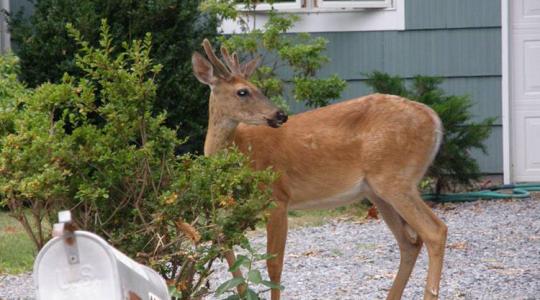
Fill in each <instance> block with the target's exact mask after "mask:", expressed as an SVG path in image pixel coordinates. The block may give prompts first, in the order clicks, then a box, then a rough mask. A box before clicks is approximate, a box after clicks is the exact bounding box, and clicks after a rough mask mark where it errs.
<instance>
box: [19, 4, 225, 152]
mask: <svg viewBox="0 0 540 300" xmlns="http://www.w3.org/2000/svg"><path fill="white" fill-rule="evenodd" d="M199 2H200V1H199V0H160V1H153V0H141V1H108V0H40V1H35V9H34V12H33V15H32V16H30V17H29V18H28V17H25V16H23V14H16V13H14V14H12V15H11V16H10V18H9V25H10V30H11V37H12V40H13V41H14V49H15V52H16V54H17V55H18V56H19V57H20V60H21V62H20V65H21V74H20V77H21V79H22V80H23V81H24V82H25V83H26V84H28V85H29V86H30V87H36V86H38V85H39V84H42V83H44V82H53V83H57V82H61V81H62V77H63V74H64V73H65V72H68V73H70V74H72V75H80V74H82V73H81V70H80V69H79V68H78V67H77V66H76V62H75V53H76V52H77V50H78V46H77V45H75V44H74V43H73V42H72V40H71V38H70V37H69V34H68V32H67V30H66V28H65V24H66V23H67V22H71V23H72V24H74V26H75V27H76V28H78V29H79V30H80V31H81V33H82V35H83V36H84V37H85V40H86V41H88V42H89V45H91V46H97V45H98V41H99V28H100V20H101V19H103V18H105V19H107V20H109V23H110V25H111V36H112V37H113V40H112V43H113V44H114V45H115V46H116V48H115V50H114V51H121V49H122V47H121V45H120V43H119V42H117V41H131V40H133V39H143V38H144V36H145V34H146V33H147V32H150V33H151V34H152V37H153V38H152V40H153V47H152V51H151V53H150V56H151V57H152V59H153V60H154V61H155V62H156V63H159V64H161V65H162V66H163V67H162V70H161V72H159V73H158V74H157V75H156V82H157V83H158V88H157V91H156V94H157V98H156V101H155V102H154V103H153V106H154V107H153V112H154V113H161V112H162V111H163V110H166V111H167V115H166V120H165V122H166V124H167V125H168V126H169V127H170V128H174V129H176V130H177V131H178V134H179V136H180V137H189V140H188V141H187V142H186V143H184V144H182V145H181V151H196V150H198V151H202V145H203V142H204V132H205V129H206V123H207V120H208V113H207V101H208V90H207V88H206V87H205V86H203V85H201V84H200V83H199V82H198V81H197V80H196V79H195V77H194V76H193V75H192V71H191V54H192V52H193V51H194V50H199V49H200V45H201V42H202V40H203V38H205V37H207V38H212V37H214V36H215V34H216V28H217V25H216V23H215V20H214V19H213V18H211V17H209V16H208V15H206V14H201V13H199V12H198V10H197V7H198V5H199Z"/></svg>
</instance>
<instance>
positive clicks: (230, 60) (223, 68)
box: [202, 39, 259, 79]
mask: <svg viewBox="0 0 540 300" xmlns="http://www.w3.org/2000/svg"><path fill="white" fill-rule="evenodd" d="M202 45H203V48H204V52H206V56H207V57H208V59H209V60H210V63H211V64H212V65H213V66H214V67H215V68H216V71H217V72H218V73H219V74H220V75H222V76H223V77H224V78H226V79H227V78H230V77H231V76H233V75H240V76H243V77H245V78H247V77H249V76H250V74H251V73H252V72H253V70H254V68H255V67H256V65H257V64H258V62H259V58H255V59H253V60H252V61H249V62H247V63H245V64H243V65H242V64H240V61H239V59H238V55H237V54H236V52H233V54H232V55H230V54H229V50H227V48H226V47H224V46H222V47H221V56H222V57H223V60H221V59H219V58H218V57H217V56H216V53H215V52H214V49H213V48H212V45H211V44H210V42H209V41H208V39H204V41H203V44H202ZM224 62H225V63H224Z"/></svg>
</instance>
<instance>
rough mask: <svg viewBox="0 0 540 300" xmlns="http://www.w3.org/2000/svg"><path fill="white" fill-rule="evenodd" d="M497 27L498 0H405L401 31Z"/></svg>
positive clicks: (498, 24)
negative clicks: (403, 26)
mask: <svg viewBox="0 0 540 300" xmlns="http://www.w3.org/2000/svg"><path fill="white" fill-rule="evenodd" d="M500 26H501V3H500V1H499V0H474V1H471V0H406V1H405V28H406V29H407V30H410V29H440V28H478V27H500Z"/></svg>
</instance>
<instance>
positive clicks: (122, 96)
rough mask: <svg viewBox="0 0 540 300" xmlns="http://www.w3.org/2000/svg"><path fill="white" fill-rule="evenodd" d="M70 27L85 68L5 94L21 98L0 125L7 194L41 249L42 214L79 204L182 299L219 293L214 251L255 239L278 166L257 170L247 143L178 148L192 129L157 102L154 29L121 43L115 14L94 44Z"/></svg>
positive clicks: (89, 223)
mask: <svg viewBox="0 0 540 300" xmlns="http://www.w3.org/2000/svg"><path fill="white" fill-rule="evenodd" d="M68 30H69V32H70V34H71V36H72V37H73V38H74V39H75V41H76V44H77V45H78V46H79V47H80V48H81V50H80V51H79V54H77V55H76V60H75V64H76V66H77V67H78V68H80V71H79V72H78V74H81V75H82V76H81V77H79V76H72V75H68V74H66V75H64V77H63V79H62V81H61V82H60V83H46V84H43V85H41V86H39V87H38V88H36V89H35V90H25V91H24V92H23V93H19V94H20V95H21V97H20V98H19V99H16V98H15V97H11V96H10V97H6V98H4V100H5V101H6V103H8V102H9V103H12V104H14V103H17V104H18V105H17V107H18V109H17V110H16V114H17V115H16V116H15V115H14V114H13V112H12V111H8V110H0V117H1V118H7V119H9V120H10V121H11V122H12V123H13V128H11V129H10V130H9V132H4V133H3V134H1V135H0V199H2V200H0V204H6V205H7V206H8V208H9V210H10V214H11V215H13V216H14V217H15V218H17V219H18V220H19V221H20V222H21V223H22V224H23V226H24V227H25V228H26V231H27V233H28V234H29V236H30V237H31V238H32V240H33V241H34V243H35V245H36V247H37V248H38V249H39V248H40V247H42V246H43V245H44V243H45V242H46V241H47V239H48V233H47V232H45V231H44V230H43V228H42V227H41V226H32V224H42V223H43V222H42V221H48V222H49V223H54V222H55V221H56V213H57V211H59V210H62V209H70V210H71V211H72V213H73V216H74V220H75V222H76V223H77V224H78V225H79V226H80V227H81V228H83V229H85V230H90V231H93V232H95V233H97V234H99V235H101V236H103V237H104V238H105V239H107V240H108V241H109V242H110V243H112V244H113V245H114V246H115V247H117V248H119V249H120V250H122V251H123V252H125V253H126V254H128V255H129V256H131V257H133V258H136V259H137V260H139V261H141V262H143V263H145V264H148V265H150V266H152V267H153V268H155V269H156V270H158V271H160V272H161V274H162V275H163V276H164V277H165V278H166V279H167V281H168V283H169V285H170V286H171V290H172V291H173V293H174V295H175V296H176V297H178V298H179V299H197V298H198V297H199V296H204V295H206V294H208V293H209V290H208V287H207V280H208V276H209V274H210V273H211V266H212V263H213V262H214V261H215V260H216V259H220V258H221V257H222V256H223V253H224V251H226V250H228V249H230V248H231V247H233V246H234V245H241V246H244V247H248V244H247V239H246V238H245V235H244V233H245V231H246V230H247V229H249V228H253V227H254V226H255V224H256V223H257V222H259V221H261V220H262V219H263V218H264V216H265V215H264V211H265V210H266V209H267V208H268V207H270V206H271V204H272V201H271V199H272V198H271V195H270V194H271V192H270V190H269V189H268V188H264V187H265V186H269V185H270V184H271V182H273V181H274V180H275V178H276V177H275V174H274V173H273V172H271V171H268V170H267V171H259V172H253V171H252V170H251V168H250V162H249V160H248V159H247V158H246V157H244V156H243V155H241V154H240V153H239V152H238V151H236V150H235V149H231V150H229V151H227V152H221V153H218V154H217V155H215V156H213V157H195V156H191V155H184V156H181V157H178V156H176V154H175V148H176V147H177V146H178V145H180V144H181V143H182V140H181V139H179V138H177V136H176V134H175V132H174V130H172V129H170V128H168V127H167V126H165V124H164V123H165V116H164V114H156V115H155V114H153V113H152V108H153V107H154V101H155V100H156V98H157V90H158V88H157V86H156V78H157V76H158V74H159V71H160V70H161V66H160V65H156V64H154V62H153V61H152V59H151V58H150V52H151V44H152V43H151V39H150V35H147V37H146V38H145V40H144V41H134V42H132V43H131V44H128V43H123V44H122V49H115V48H114V46H113V45H115V44H117V43H113V41H112V37H111V34H110V31H109V27H108V26H107V25H106V23H105V22H103V23H102V25H101V39H100V42H99V44H100V45H101V46H100V47H99V48H94V47H91V46H90V43H88V42H86V41H85V40H83V38H82V36H81V33H80V32H78V31H77V30H75V29H73V26H72V25H69V26H68ZM4 61H5V60H2V61H0V62H4ZM10 65H11V66H13V63H10V64H5V63H3V64H2V65H1V66H0V70H3V69H5V68H9V66H10ZM12 106H13V105H12ZM26 207H29V208H30V209H29V210H28V209H26ZM27 216H29V217H30V218H33V219H34V220H29V219H28V218H27ZM45 223H47V222H45Z"/></svg>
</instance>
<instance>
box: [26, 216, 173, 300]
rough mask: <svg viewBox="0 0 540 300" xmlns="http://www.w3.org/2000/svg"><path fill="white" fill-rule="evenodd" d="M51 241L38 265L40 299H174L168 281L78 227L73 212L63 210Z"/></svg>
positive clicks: (37, 289) (41, 254) (36, 277)
mask: <svg viewBox="0 0 540 300" xmlns="http://www.w3.org/2000/svg"><path fill="white" fill-rule="evenodd" d="M58 215H59V223H57V224H55V225H54V229H53V235H54V236H55V237H54V238H53V239H51V240H50V241H49V242H48V243H47V244H46V245H45V246H44V247H43V249H41V251H40V252H39V254H38V256H37V258H36V262H35V263H34V273H33V276H34V282H35V284H36V291H37V299H40V300H49V299H55V300H63V299H66V300H68V299H69V300H73V299H78V300H87V299H88V300H99V299H107V300H109V299H111V300H114V299H118V300H126V299H129V300H139V299H141V300H169V299H171V297H170V296H169V292H168V289H167V285H166V283H165V280H164V279H163V278H162V277H161V276H160V275H159V274H158V273H157V272H156V271H154V270H152V269H151V268H149V267H146V266H144V265H141V264H139V263H137V262H135V261H134V260H132V259H131V258H129V257H127V256H126V255H125V254H123V253H121V252H120V251H118V250H117V249H115V248H114V247H112V246H111V245H109V244H108V243H107V242H106V241H105V240H103V239H102V238H101V237H99V236H98V235H96V234H93V233H91V232H87V231H82V230H75V226H74V224H73V223H72V222H71V214H70V212H69V211H62V212H60V213H59V214H58Z"/></svg>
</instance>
